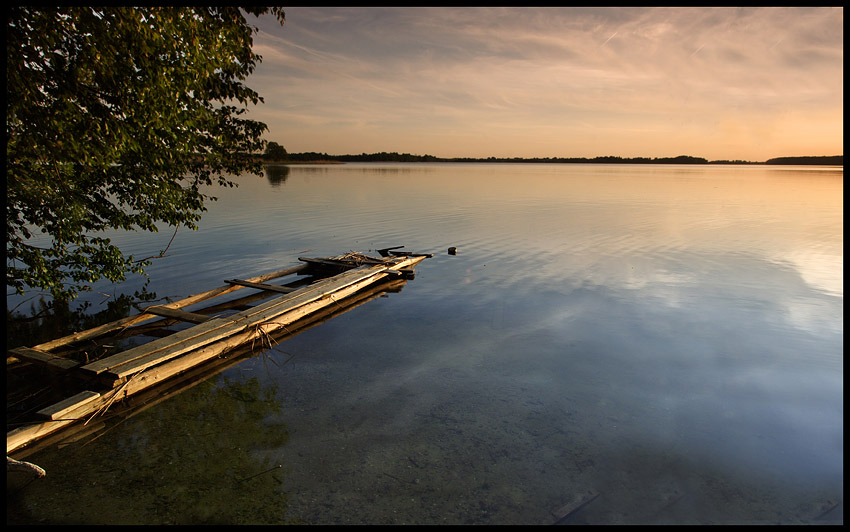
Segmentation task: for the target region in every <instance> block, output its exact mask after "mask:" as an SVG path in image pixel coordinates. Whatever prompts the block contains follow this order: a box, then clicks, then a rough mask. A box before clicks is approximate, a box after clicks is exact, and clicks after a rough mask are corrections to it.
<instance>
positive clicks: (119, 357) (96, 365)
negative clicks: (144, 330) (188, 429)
mask: <svg viewBox="0 0 850 532" xmlns="http://www.w3.org/2000/svg"><path fill="white" fill-rule="evenodd" d="M230 324H232V321H231V320H230V319H229V318H212V319H210V320H207V321H205V322H204V323H202V324H200V325H196V326H195V327H192V328H190V329H185V330H182V331H178V332H176V333H174V334H171V335H168V336H166V337H165V338H158V339H156V340H153V341H152V342H148V343H146V344H142V345H139V346H136V347H133V348H131V349H128V350H126V351H122V352H121V353H117V354H115V355H112V356H109V357H106V358H102V359H100V360H96V361H94V362H91V363H90V364H86V365H85V366H83V367H82V368H81V369H82V370H83V371H87V372H90V373H93V374H95V375H97V374H100V373H103V372H104V371H107V370H109V369H110V368H112V367H115V366H117V365H120V364H124V363H127V362H130V361H133V360H136V359H138V358H141V357H144V356H146V355H149V354H150V353H151V352H158V351H161V350H163V349H167V348H169V347H171V346H173V345H175V344H182V343H186V342H187V341H190V340H193V339H195V338H198V337H201V336H203V335H204V334H205V333H208V332H210V331H213V332H214V331H218V330H220V329H222V328H223V327H226V326H228V325H230ZM182 352H183V351H176V352H175V353H174V355H173V356H177V355H179V354H180V353H182Z"/></svg>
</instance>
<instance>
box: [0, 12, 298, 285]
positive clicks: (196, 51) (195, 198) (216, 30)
mask: <svg viewBox="0 0 850 532" xmlns="http://www.w3.org/2000/svg"><path fill="white" fill-rule="evenodd" d="M266 13H271V14H272V15H273V16H275V17H276V19H277V20H278V21H279V22H280V23H281V24H283V23H284V20H285V15H284V12H283V10H282V9H280V8H271V9H269V8H242V9H240V8H237V7H189V8H187V7H141V8H131V7H115V8H93V7H58V8H57V7H13V8H11V9H10V10H9V12H8V18H7V28H6V29H7V31H6V39H7V40H6V57H7V62H6V78H7V81H6V91H7V93H6V102H7V103H6V136H7V143H6V188H7V192H6V252H7V259H6V284H7V286H8V287H13V288H14V289H15V290H16V291H17V292H18V293H24V290H25V288H26V287H29V288H36V289H42V290H46V291H48V292H49V293H50V294H51V295H52V296H53V298H54V299H60V300H70V299H73V298H74V297H76V295H78V293H79V291H80V290H87V289H90V285H89V283H92V282H94V281H97V280H99V279H101V278H106V279H108V280H110V281H112V282H120V281H123V280H124V279H125V278H126V277H125V276H126V274H127V273H129V272H137V273H143V272H144V267H145V266H147V265H149V264H150V261H149V260H136V259H135V258H134V257H132V256H125V255H124V254H122V252H121V250H119V249H118V248H117V247H116V246H114V245H113V244H112V243H111V242H110V240H109V238H107V237H105V236H104V231H107V230H111V229H122V230H142V231H152V232H156V231H157V230H158V225H157V224H165V225H167V226H172V227H174V228H175V230H176V228H177V227H180V226H184V227H188V228H191V229H196V228H197V226H196V225H195V222H197V221H198V220H199V219H200V218H201V214H202V212H203V211H205V210H206V208H205V206H204V204H205V202H206V201H207V200H210V201H213V200H215V199H216V198H215V197H213V196H210V195H208V194H207V193H206V192H205V190H206V187H207V186H210V185H212V184H213V182H214V181H215V182H217V183H218V184H219V185H224V186H234V184H233V183H232V182H231V181H229V180H228V178H227V176H228V175H238V174H240V173H244V172H250V173H254V174H258V175H262V166H261V164H260V163H259V162H258V161H254V160H253V157H252V153H258V152H260V151H261V150H262V148H263V146H264V141H263V140H262V139H261V136H262V134H263V132H264V131H265V130H266V129H267V127H266V125H265V124H263V123H261V122H257V121H253V120H248V119H246V118H245V117H243V116H242V115H243V114H244V113H245V112H246V111H247V106H248V105H249V104H252V105H256V104H258V103H260V102H262V98H261V97H260V96H259V95H258V94H257V93H256V92H255V91H253V90H252V89H250V88H248V87H247V86H245V85H244V83H243V82H244V80H245V79H246V78H247V77H248V75H249V74H251V73H252V72H253V70H254V68H255V66H256V64H257V63H258V62H260V61H261V60H262V58H261V57H260V56H259V55H257V54H255V53H254V52H253V51H252V48H251V47H252V43H253V34H254V33H256V32H257V31H258V30H257V28H256V27H254V26H251V25H249V24H248V22H247V20H246V15H248V14H250V15H254V16H257V17H259V16H261V15H263V14H266ZM39 233H44V234H45V235H46V238H44V239H43V240H47V241H48V243H47V244H46V245H39V246H37V245H35V244H34V243H33V242H34V241H33V239H32V237H33V236H36V235H38V234H39Z"/></svg>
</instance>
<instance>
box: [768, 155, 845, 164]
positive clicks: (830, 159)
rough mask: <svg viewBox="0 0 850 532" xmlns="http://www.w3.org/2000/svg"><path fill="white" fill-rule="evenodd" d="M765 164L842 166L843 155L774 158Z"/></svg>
mask: <svg viewBox="0 0 850 532" xmlns="http://www.w3.org/2000/svg"><path fill="white" fill-rule="evenodd" d="M765 164H823V165H830V166H831V165H838V166H844V156H843V155H830V156H824V157H776V158H775V159H768V160H767V162H766V163H765Z"/></svg>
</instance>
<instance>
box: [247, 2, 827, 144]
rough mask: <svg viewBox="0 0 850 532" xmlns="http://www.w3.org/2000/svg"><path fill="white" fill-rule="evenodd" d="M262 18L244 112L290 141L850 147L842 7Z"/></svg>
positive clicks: (338, 12)
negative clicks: (847, 141) (258, 99)
mask: <svg viewBox="0 0 850 532" xmlns="http://www.w3.org/2000/svg"><path fill="white" fill-rule="evenodd" d="M256 24H257V26H258V28H259V30H260V31H259V32H258V33H257V34H256V35H255V39H254V49H255V51H257V52H258V53H260V54H261V55H262V57H263V62H262V63H261V64H260V65H259V67H258V68H257V70H256V71H255V73H254V74H253V75H252V77H251V78H250V79H249V80H248V81H249V85H250V86H251V87H252V88H254V89H256V90H257V91H258V92H259V93H260V94H261V95H262V96H263V97H264V99H265V103H264V104H261V105H259V106H257V107H256V108H252V109H251V111H250V113H251V117H252V118H254V119H257V120H261V121H263V122H265V123H267V124H268V126H269V131H268V133H267V135H266V137H267V139H268V140H273V141H276V142H279V143H280V144H282V145H284V146H285V147H286V149H287V150H288V151H290V152H307V151H316V152H320V153H328V154H359V153H375V152H381V151H386V152H399V153H412V154H419V155H423V154H429V155H434V156H437V157H490V156H494V157H597V156H606V155H614V156H621V157H670V156H677V155H692V156H697V157H705V158H707V159H709V160H720V159H725V160H747V161H765V160H767V159H769V158H772V157H781V156H799V155H812V156H828V155H839V154H842V153H843V108H844V98H843V60H844V51H843V40H844V10H843V8H840V7H813V8H772V7H771V8H725V7H723V8H721V7H697V8H643V7H638V8H620V7H607V8H569V7H555V8H536V7H535V8H454V7H435V8H425V7H413V8H363V7H352V8H338V7H325V8H322V7H316V8H312V7H311V8H308V7H296V8H287V9H286V24H285V26H283V27H280V26H279V25H278V24H277V23H276V22H275V21H273V20H271V19H266V18H261V19H259V20H257V21H256Z"/></svg>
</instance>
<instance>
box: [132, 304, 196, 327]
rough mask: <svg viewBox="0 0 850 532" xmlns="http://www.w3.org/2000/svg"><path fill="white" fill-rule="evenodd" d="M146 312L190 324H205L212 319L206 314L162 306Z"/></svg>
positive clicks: (150, 308)
mask: <svg viewBox="0 0 850 532" xmlns="http://www.w3.org/2000/svg"><path fill="white" fill-rule="evenodd" d="M145 312H147V313H149V314H156V315H157V316H162V317H164V318H174V319H176V320H180V321H188V322H189V323H204V322H205V321H207V320H209V319H211V316H206V315H204V314H196V313H194V312H186V311H185V310H177V309H174V308H168V307H163V306H161V305H153V306H150V307H147V308H145Z"/></svg>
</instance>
